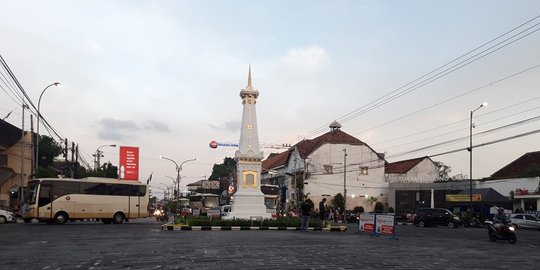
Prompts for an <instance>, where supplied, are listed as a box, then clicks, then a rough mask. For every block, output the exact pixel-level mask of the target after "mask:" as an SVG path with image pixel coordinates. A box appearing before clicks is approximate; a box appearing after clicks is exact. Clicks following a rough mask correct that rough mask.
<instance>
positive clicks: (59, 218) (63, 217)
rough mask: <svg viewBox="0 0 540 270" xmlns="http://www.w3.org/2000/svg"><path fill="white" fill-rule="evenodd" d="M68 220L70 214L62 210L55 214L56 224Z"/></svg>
mask: <svg viewBox="0 0 540 270" xmlns="http://www.w3.org/2000/svg"><path fill="white" fill-rule="evenodd" d="M67 220H68V216H67V214H66V213H64V212H60V213H58V214H56V215H55V216H54V223H56V224H64V223H66V221H67Z"/></svg>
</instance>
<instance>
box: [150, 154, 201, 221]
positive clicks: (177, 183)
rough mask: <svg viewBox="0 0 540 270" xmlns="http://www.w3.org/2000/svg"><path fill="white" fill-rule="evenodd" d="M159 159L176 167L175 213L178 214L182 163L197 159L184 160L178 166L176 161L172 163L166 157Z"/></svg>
mask: <svg viewBox="0 0 540 270" xmlns="http://www.w3.org/2000/svg"><path fill="white" fill-rule="evenodd" d="M159 158H161V159H166V160H168V161H171V162H173V163H174V165H175V166H176V187H177V191H176V213H178V211H179V210H180V171H181V170H182V165H184V163H186V162H189V161H195V160H197V159H196V158H194V159H188V160H185V161H183V162H182V163H180V165H178V163H176V161H174V160H172V159H170V158H168V157H164V156H160V157H159Z"/></svg>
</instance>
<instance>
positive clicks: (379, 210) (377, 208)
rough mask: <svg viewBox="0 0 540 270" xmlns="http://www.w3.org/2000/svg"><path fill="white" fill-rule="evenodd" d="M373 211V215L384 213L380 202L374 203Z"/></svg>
mask: <svg viewBox="0 0 540 270" xmlns="http://www.w3.org/2000/svg"><path fill="white" fill-rule="evenodd" d="M373 211H374V212H375V213H382V212H383V211H384V205H383V204H382V202H376V203H375V207H374V208H373Z"/></svg>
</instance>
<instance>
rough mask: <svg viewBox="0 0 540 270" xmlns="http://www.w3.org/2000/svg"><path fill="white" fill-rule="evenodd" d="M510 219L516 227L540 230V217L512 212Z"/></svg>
mask: <svg viewBox="0 0 540 270" xmlns="http://www.w3.org/2000/svg"><path fill="white" fill-rule="evenodd" d="M510 221H511V222H512V224H513V225H514V226H516V227H517V228H527V229H536V230H540V218H537V217H535V216H533V215H529V214H512V215H510Z"/></svg>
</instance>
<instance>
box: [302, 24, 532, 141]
mask: <svg viewBox="0 0 540 270" xmlns="http://www.w3.org/2000/svg"><path fill="white" fill-rule="evenodd" d="M539 17H540V15H538V16H536V17H534V18H532V19H530V20H528V21H526V22H525V23H522V24H521V25H519V26H516V27H514V28H512V29H511V30H509V31H507V32H505V33H503V34H501V35H499V36H498V37H496V38H494V39H492V40H490V41H488V42H486V43H484V44H482V45H481V46H478V47H476V48H475V49H473V50H471V51H469V52H467V53H466V54H463V55H461V56H460V57H457V58H455V59H454V60H452V61H450V62H448V63H446V64H444V65H442V66H440V67H438V68H437V69H435V70H433V71H431V72H429V73H426V74H424V75H422V76H421V77H419V78H417V79H415V80H413V81H411V82H409V83H407V84H405V85H403V86H401V87H399V88H397V89H395V90H393V91H391V92H389V93H387V94H385V95H383V96H382V97H379V98H377V99H375V100H374V101H371V102H370V103H368V104H366V105H363V106H362V107H360V108H358V109H356V110H354V111H352V112H350V113H348V114H345V115H343V116H341V117H339V118H338V119H337V120H340V121H341V122H346V121H348V120H351V119H353V118H355V117H358V116H360V115H361V114H364V113H366V112H369V111H371V110H373V109H375V108H378V107H380V106H382V105H384V104H386V103H388V102H390V101H392V100H394V99H396V98H399V97H401V96H403V95H405V94H408V93H410V92H412V91H415V90H417V89H419V88H420V87H423V86H425V85H427V84H429V83H431V82H433V81H435V80H438V79H440V78H442V77H444V76H446V75H448V74H450V73H452V72H454V71H456V70H458V69H461V68H463V67H465V66H467V65H469V64H471V63H473V62H476V61H478V60H480V59H482V58H484V57H485V56H488V55H490V54H492V53H494V52H496V51H498V50H500V49H502V48H504V47H506V46H508V45H510V44H513V43H514V42H517V41H519V40H521V39H522V38H524V37H527V36H529V35H531V34H532V33H535V32H537V31H538V30H540V28H537V29H534V30H532V31H531V32H529V33H526V34H524V35H523V36H521V37H518V38H516V39H514V40H512V41H510V42H508V43H507V44H503V43H504V42H507V41H509V40H511V39H513V38H515V37H517V36H518V35H521V34H523V33H525V32H526V31H529V30H531V29H533V28H534V27H536V26H537V25H539V24H540V23H537V24H534V25H533V26H531V27H528V28H526V29H525V30H523V31H521V32H519V33H517V34H515V35H513V36H511V37H509V38H507V39H505V40H503V41H501V42H499V43H497V44H495V45H493V46H491V47H489V48H487V49H485V50H483V51H481V52H479V53H477V54H474V55H473V56H471V57H469V58H467V59H465V60H462V61H460V62H459V63H457V64H454V65H452V66H450V67H449V68H446V69H444V70H443V71H441V72H437V71H439V70H441V69H443V68H444V67H446V66H449V65H450V64H452V63H454V62H456V61H458V60H459V59H462V58H464V57H466V56H468V55H470V54H472V53H473V52H475V51H477V50H479V49H481V48H483V47H485V46H487V45H488V44H490V43H492V42H494V41H496V40H498V39H500V38H502V37H504V36H506V35H508V34H510V33H512V32H514V31H515V30H517V29H519V28H521V27H523V26H525V25H527V24H529V23H530V22H532V21H534V20H536V19H538V18H539ZM501 44H503V45H501ZM499 45H501V46H500V47H498V48H496V47H497V46H499ZM492 49H493V50H492ZM490 50H491V51H490ZM483 53H485V54H484V55H482V54H483ZM436 72H437V73H436ZM433 73H436V74H435V75H432V74H433ZM426 77H428V78H427V79H424V78H426ZM419 81H420V82H419ZM417 82H418V83H417ZM410 85H412V86H411V87H409V86H410ZM407 87H408V88H407ZM404 88H406V89H404ZM402 89H404V90H402ZM400 90H401V91H400ZM398 91H399V92H398ZM396 92H398V93H397V94H394V93H396ZM326 126H327V124H326V125H324V126H321V127H319V128H316V129H314V130H311V131H310V132H308V133H306V134H305V136H303V137H307V136H309V135H314V134H317V133H319V132H320V131H321V130H322V129H324V128H326Z"/></svg>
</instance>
